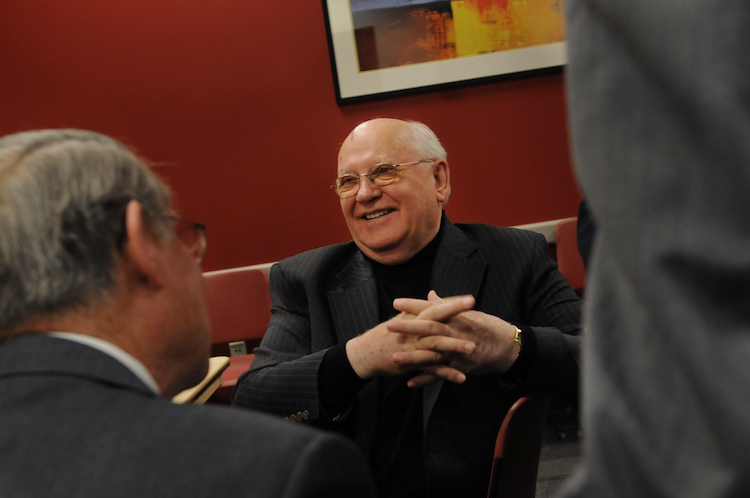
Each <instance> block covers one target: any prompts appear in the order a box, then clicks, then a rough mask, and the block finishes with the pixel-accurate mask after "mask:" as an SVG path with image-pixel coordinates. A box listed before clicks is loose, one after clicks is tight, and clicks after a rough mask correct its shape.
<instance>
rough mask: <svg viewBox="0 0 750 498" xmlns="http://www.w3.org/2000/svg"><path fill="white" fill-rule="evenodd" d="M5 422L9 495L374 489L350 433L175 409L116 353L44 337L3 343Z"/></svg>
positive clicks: (325, 493) (0, 410) (354, 492)
mask: <svg viewBox="0 0 750 498" xmlns="http://www.w3.org/2000/svg"><path fill="white" fill-rule="evenodd" d="M0 427H1V428H2V430H0V449H1V450H2V464H0V496H2V497H25V498H33V497H40V498H41V497H44V498H47V497H65V498H68V497H74V496H75V497H82V498H83V497H102V496H106V497H128V498H131V497H135V496H159V497H171V496H174V497H187V496H189V497H209V496H222V497H235V496H248V497H258V498H261V497H262V498H267V497H289V498H291V497H300V498H301V497H310V498H313V497H326V498H327V497H338V496H374V486H375V485H374V483H373V482H372V478H371V477H370V476H369V475H368V474H369V472H368V470H367V466H366V464H365V462H364V459H363V458H362V457H361V455H360V452H359V451H358V450H357V448H356V447H355V446H354V445H353V444H352V443H351V442H350V441H347V440H346V439H345V438H344V437H341V436H338V435H337V436H336V437H335V438H334V437H332V436H334V435H333V434H328V433H325V432H323V431H312V430H304V431H303V430H300V429H304V428H303V427H294V426H292V425H291V424H288V423H284V422H283V421H278V420H274V419H272V418H271V417H269V416H267V415H265V414H260V413H251V412H249V411H246V412H244V413H243V412H240V411H239V410H230V409H227V408H221V407H209V406H194V405H175V404H173V403H171V402H170V401H169V400H166V399H164V398H160V397H159V396H157V395H156V394H155V393H154V392H153V391H151V390H150V389H149V388H148V387H147V386H146V385H145V384H144V383H143V382H141V381H140V380H139V379H138V378H137V377H136V376H135V375H134V374H133V373H132V372H131V371H130V370H128V369H127V368H126V367H125V366H123V365H122V364H121V363H120V362H119V361H117V360H115V359H114V358H112V357H110V356H109V355H107V354H105V353H102V352H101V351H98V350H96V349H93V348H91V347H89V346H85V345H83V344H78V343H76V342H72V341H67V340H63V339H58V338H54V337H49V336H46V335H43V334H24V335H20V336H16V337H13V338H10V339H7V340H4V341H2V342H0Z"/></svg>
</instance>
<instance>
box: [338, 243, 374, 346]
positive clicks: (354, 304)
mask: <svg viewBox="0 0 750 498" xmlns="http://www.w3.org/2000/svg"><path fill="white" fill-rule="evenodd" d="M336 278H337V279H338V286H337V288H336V289H334V290H331V291H329V292H328V305H329V306H330V308H331V316H332V317H333V325H334V327H335V329H336V337H337V339H338V341H339V344H343V343H344V342H346V341H348V340H349V339H351V338H352V337H356V336H358V335H360V334H362V333H363V332H365V331H366V330H369V329H371V328H373V327H374V326H376V325H377V324H378V316H379V315H378V313H379V310H378V289H377V286H376V284H375V278H374V276H373V273H372V268H371V267H370V265H369V264H368V263H367V261H366V260H365V258H364V256H363V255H362V253H361V252H360V251H356V253H355V254H354V256H353V257H352V259H351V261H350V262H349V264H348V265H346V267H345V268H344V269H343V270H341V272H340V273H339V274H338V275H337V276H336Z"/></svg>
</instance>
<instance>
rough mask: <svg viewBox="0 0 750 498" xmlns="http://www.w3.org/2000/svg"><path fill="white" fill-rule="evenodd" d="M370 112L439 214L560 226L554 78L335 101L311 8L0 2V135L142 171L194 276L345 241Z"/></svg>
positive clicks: (574, 195) (564, 178)
mask: <svg viewBox="0 0 750 498" xmlns="http://www.w3.org/2000/svg"><path fill="white" fill-rule="evenodd" d="M377 116H389V117H400V118H410V119H416V120H419V121H423V122H425V123H426V124H428V125H429V126H431V127H432V128H433V129H434V130H435V132H436V133H437V135H438V136H439V137H440V138H441V140H442V141H443V143H444V145H445V148H446V149H447V151H448V159H449V162H450V164H451V167H452V170H451V172H452V183H453V195H452V197H451V201H450V204H449V206H448V207H447V212H448V214H449V216H450V218H451V219H452V220H453V221H481V222H487V223H493V224H498V225H515V224H521V223H531V222H536V221H544V220H549V219H555V218H563V217H567V216H573V215H575V213H576V208H577V205H578V201H579V199H580V196H579V193H578V190H577V188H576V184H575V180H574V178H573V175H572V173H571V167H570V160H569V150H568V137H567V128H566V121H565V119H566V118H565V103H564V95H563V82H562V76H561V75H560V74H553V75H546V76H536V77H524V78H521V79H515V80H512V81H508V80H506V81H503V82H496V83H488V84H481V85H476V86H469V87H463V88H459V89H452V90H441V91H433V92H425V93H420V94H415V95H411V96H402V97H397V98H388V99H384V100H378V101H374V102H369V103H361V104H355V105H349V106H344V107H339V106H338V105H336V101H335V97H334V90H333V79H332V75H331V69H330V61H329V56H328V46H327V42H326V33H325V27H324V21H323V9H322V6H321V3H320V1H317V0H312V1H311V0H291V1H287V2H270V1H266V2H259V1H247V0H159V1H153V0H126V1H117V2H107V1H101V0H75V1H69V2H59V1H57V0H23V1H16V2H0V135H5V134H7V133H12V132H16V131H21V130H26V129H34V128H42V127H44V128H51V127H54V128H57V127H76V128H86V129H92V130H95V131H100V132H102V133H106V134H109V135H112V136H114V137H116V138H119V139H121V140H123V141H124V142H126V143H127V144H129V145H131V146H134V147H135V148H136V149H137V150H138V152H139V153H140V154H141V155H143V156H144V157H146V158H148V159H151V160H152V161H155V162H156V163H158V164H159V165H160V166H159V168H158V169H157V172H158V173H159V174H160V175H161V176H162V177H163V178H165V180H166V181H167V182H168V183H169V184H170V185H171V186H172V188H173V190H174V191H175V193H176V196H177V205H178V208H179V209H180V211H181V213H182V215H183V216H184V217H186V218H189V219H195V220H197V221H201V222H204V223H206V224H207V225H208V234H209V251H208V256H207V258H206V261H205V263H204V269H205V270H212V269H218V268H227V267H232V266H240V265H247V264H255V263H264V262H268V261H275V260H278V259H281V258H283V257H286V256H290V255H292V254H295V253H297V252H300V251H302V250H305V249H309V248H312V247H317V246H321V245H324V244H329V243H333V242H341V241H346V240H349V235H348V232H347V229H346V226H345V224H344V222H343V220H342V218H341V213H340V211H339V207H338V199H337V197H336V195H335V194H334V193H333V192H331V191H330V189H329V188H328V186H329V185H330V184H331V182H332V180H333V178H334V177H335V165H336V153H337V148H338V145H339V144H340V142H341V141H342V140H343V139H344V138H345V136H346V134H347V133H348V132H349V131H350V130H351V129H352V128H353V127H354V126H356V125H357V124H358V123H359V122H361V121H363V120H365V119H368V118H371V117H377Z"/></svg>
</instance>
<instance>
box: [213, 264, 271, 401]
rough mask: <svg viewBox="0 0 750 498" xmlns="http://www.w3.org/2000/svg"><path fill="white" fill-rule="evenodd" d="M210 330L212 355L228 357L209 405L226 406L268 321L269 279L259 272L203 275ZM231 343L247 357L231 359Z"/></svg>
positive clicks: (239, 269)
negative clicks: (223, 404) (236, 345)
mask: <svg viewBox="0 0 750 498" xmlns="http://www.w3.org/2000/svg"><path fill="white" fill-rule="evenodd" d="M203 280H204V282H205V284H206V302H207V304H208V312H209V315H210V317H211V328H212V330H213V340H212V342H213V348H212V354H214V355H229V368H227V369H226V370H225V371H224V373H223V374H222V379H223V384H222V386H221V387H220V388H219V390H218V391H216V393H215V394H214V395H213V396H212V397H211V401H212V402H219V403H229V400H230V398H231V395H232V391H233V390H234V385H235V384H236V382H237V378H238V377H239V376H240V375H241V374H242V373H244V372H246V371H247V370H248V369H249V368H250V364H251V363H252V361H253V357H254V356H255V355H253V354H252V353H251V351H252V349H253V348H254V347H256V346H257V345H258V344H260V340H261V339H262V338H263V335H264V334H265V333H266V325H267V324H268V321H269V320H270V319H271V295H270V293H269V290H268V275H267V274H266V272H265V271H264V270H262V269H258V268H234V269H230V270H220V271H215V272H207V273H204V274H203ZM230 343H240V346H241V345H242V343H244V345H245V348H246V350H247V352H250V354H244V355H235V356H232V353H233V352H234V351H233V350H234V349H236V348H230V346H229V344H230Z"/></svg>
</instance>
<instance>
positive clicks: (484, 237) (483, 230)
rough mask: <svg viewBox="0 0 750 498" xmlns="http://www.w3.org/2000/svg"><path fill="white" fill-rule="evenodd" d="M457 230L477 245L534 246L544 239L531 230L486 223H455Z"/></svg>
mask: <svg viewBox="0 0 750 498" xmlns="http://www.w3.org/2000/svg"><path fill="white" fill-rule="evenodd" d="M455 226H456V228H458V229H459V230H461V232H463V234H464V235H466V237H467V238H468V239H469V240H471V241H473V242H477V243H487V242H491V241H492V240H495V241H497V242H498V243H507V242H515V243H525V244H530V245H533V244H534V243H535V239H538V238H539V237H542V238H544V236H543V235H541V234H539V233H536V232H532V231H530V230H522V229H520V228H511V227H499V226H494V225H487V224H485V223H455Z"/></svg>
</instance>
